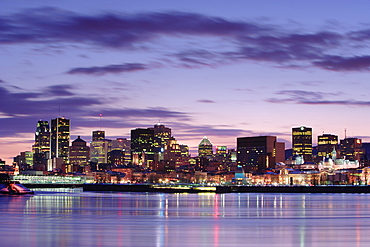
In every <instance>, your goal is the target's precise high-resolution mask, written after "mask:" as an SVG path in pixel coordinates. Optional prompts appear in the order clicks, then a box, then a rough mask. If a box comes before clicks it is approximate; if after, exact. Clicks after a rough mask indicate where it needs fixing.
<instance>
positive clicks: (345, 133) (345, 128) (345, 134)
mask: <svg viewBox="0 0 370 247" xmlns="http://www.w3.org/2000/svg"><path fill="white" fill-rule="evenodd" d="M344 139H347V127H344Z"/></svg>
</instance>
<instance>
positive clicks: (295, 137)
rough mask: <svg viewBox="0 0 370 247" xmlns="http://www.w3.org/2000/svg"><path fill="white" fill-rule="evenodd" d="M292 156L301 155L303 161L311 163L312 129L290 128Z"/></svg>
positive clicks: (302, 127) (303, 127)
mask: <svg viewBox="0 0 370 247" xmlns="http://www.w3.org/2000/svg"><path fill="white" fill-rule="evenodd" d="M292 147H293V155H295V154H298V155H303V158H304V160H305V161H312V128H309V127H305V126H301V127H296V128H292Z"/></svg>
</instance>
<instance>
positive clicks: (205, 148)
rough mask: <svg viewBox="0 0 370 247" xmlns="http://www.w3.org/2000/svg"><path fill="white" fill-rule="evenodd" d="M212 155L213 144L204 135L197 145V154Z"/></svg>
mask: <svg viewBox="0 0 370 247" xmlns="http://www.w3.org/2000/svg"><path fill="white" fill-rule="evenodd" d="M212 155H213V145H212V143H211V142H210V141H209V139H208V138H207V137H206V136H205V137H203V139H202V140H201V141H200V143H199V145H198V156H199V157H204V156H212Z"/></svg>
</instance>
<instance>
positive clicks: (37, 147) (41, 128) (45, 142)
mask: <svg viewBox="0 0 370 247" xmlns="http://www.w3.org/2000/svg"><path fill="white" fill-rule="evenodd" d="M33 152H34V153H49V152H50V129H49V122H48V121H42V120H40V121H38V122H37V127H36V131H35V143H34V145H33Z"/></svg>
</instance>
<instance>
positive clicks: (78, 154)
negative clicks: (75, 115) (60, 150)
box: [69, 136, 90, 165]
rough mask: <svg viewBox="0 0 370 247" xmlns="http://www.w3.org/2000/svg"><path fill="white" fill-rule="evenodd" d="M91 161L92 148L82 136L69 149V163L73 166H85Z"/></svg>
mask: <svg viewBox="0 0 370 247" xmlns="http://www.w3.org/2000/svg"><path fill="white" fill-rule="evenodd" d="M89 160H90V147H88V146H87V145H86V141H84V140H82V139H81V137H80V136H78V137H77V139H76V140H74V141H73V142H72V145H71V146H70V147H69V163H70V164H73V165H85V164H87V163H88V161H89Z"/></svg>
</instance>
